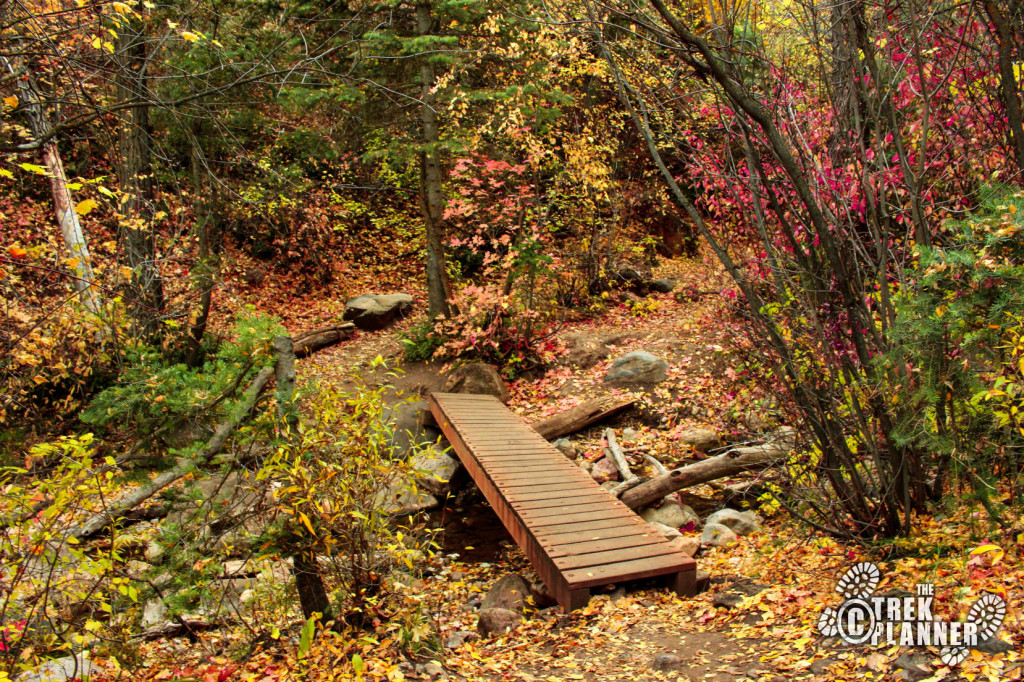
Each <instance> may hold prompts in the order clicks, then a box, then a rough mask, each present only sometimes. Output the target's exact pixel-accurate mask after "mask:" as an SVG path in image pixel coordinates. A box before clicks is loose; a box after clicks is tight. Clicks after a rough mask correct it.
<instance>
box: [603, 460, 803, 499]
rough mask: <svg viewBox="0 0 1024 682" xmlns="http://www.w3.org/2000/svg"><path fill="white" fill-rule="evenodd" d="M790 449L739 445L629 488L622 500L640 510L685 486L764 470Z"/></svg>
mask: <svg viewBox="0 0 1024 682" xmlns="http://www.w3.org/2000/svg"><path fill="white" fill-rule="evenodd" d="M789 451H790V448H789V447H788V446H785V445H782V444H769V445H760V446H756V447H751V448H737V449H735V450H730V451H729V452H726V453H725V454H722V455H718V456H717V457H710V458H708V459H705V460H702V461H700V462H697V463H696V464H690V465H688V466H684V467H680V468H679V469H673V470H672V471H670V472H668V473H667V474H665V475H664V476H658V477H657V478H652V479H651V480H649V481H647V482H645V483H641V484H640V485H638V486H636V487H635V488H632V489H631V490H627V491H626V492H625V493H623V494H622V497H620V498H619V499H620V500H622V503H623V504H625V505H626V506H627V507H629V508H630V509H638V508H640V507H643V506H645V505H648V504H651V503H652V502H656V501H658V500H660V499H661V498H663V497H665V496H666V495H668V494H670V493H674V492H676V491H677V490H682V489H683V488H689V487H691V486H695V485H698V484H700V483H707V482H708V481H714V480H715V479H719V478H724V477H726V476H735V475H736V474H739V473H742V472H744V471H751V470H754V469H762V468H764V467H766V466H768V465H770V464H773V463H774V462H777V461H781V460H784V459H785V458H786V457H788V456H789Z"/></svg>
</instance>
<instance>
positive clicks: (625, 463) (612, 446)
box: [604, 429, 640, 497]
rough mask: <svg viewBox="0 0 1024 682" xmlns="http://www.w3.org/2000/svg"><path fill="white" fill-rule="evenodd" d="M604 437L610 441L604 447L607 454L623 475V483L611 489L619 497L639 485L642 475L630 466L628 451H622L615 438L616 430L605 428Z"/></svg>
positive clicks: (606, 440)
mask: <svg viewBox="0 0 1024 682" xmlns="http://www.w3.org/2000/svg"><path fill="white" fill-rule="evenodd" d="M604 439H605V442H607V443H608V447H606V448H605V449H604V452H605V456H606V457H608V458H610V459H611V460H612V461H613V462H615V468H616V469H618V470H619V475H620V476H622V483H620V484H618V485H617V486H615V487H614V488H612V489H611V493H612V495H615V496H616V497H618V496H619V495H621V494H623V493H624V492H626V491H627V490H629V489H630V488H633V487H635V486H637V485H639V484H640V477H639V476H637V475H636V474H634V473H633V470H632V469H630V468H629V460H627V459H626V453H624V452H623V451H622V448H621V447H619V443H618V441H617V440H615V430H614V429H605V431H604Z"/></svg>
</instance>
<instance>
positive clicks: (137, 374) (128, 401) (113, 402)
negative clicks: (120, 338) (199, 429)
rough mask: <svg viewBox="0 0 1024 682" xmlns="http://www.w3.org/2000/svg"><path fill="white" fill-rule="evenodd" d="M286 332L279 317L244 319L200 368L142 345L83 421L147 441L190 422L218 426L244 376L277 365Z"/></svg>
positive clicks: (87, 409)
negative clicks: (278, 341) (276, 351)
mask: <svg viewBox="0 0 1024 682" xmlns="http://www.w3.org/2000/svg"><path fill="white" fill-rule="evenodd" d="M286 333H287V332H286V331H285V329H284V327H282V326H281V323H280V322H279V321H278V320H277V318H273V317H262V316H257V315H254V314H252V313H249V314H246V315H242V316H240V317H239V318H238V319H237V320H236V322H235V328H234V332H233V334H232V339H231V340H230V341H225V342H223V343H221V344H220V346H219V347H218V348H217V351H216V352H215V353H214V354H213V355H212V356H211V357H210V358H209V359H208V360H207V362H206V363H204V364H203V365H202V366H201V367H199V368H196V369H193V368H190V367H188V366H187V365H185V364H183V363H169V362H167V360H166V359H165V357H164V355H163V354H162V353H161V352H160V351H159V350H157V349H155V348H152V347H148V346H140V347H138V348H136V349H134V350H131V351H129V353H128V359H127V362H126V365H125V367H124V369H123V371H122V372H121V375H120V376H119V377H118V379H117V381H116V383H115V384H114V385H113V386H111V387H110V388H108V389H106V390H104V391H102V392H101V393H100V394H98V395H97V396H96V397H95V398H93V400H92V402H91V403H90V404H89V406H88V407H87V408H86V409H85V410H84V411H83V412H82V415H81V419H82V421H84V422H85V423H87V424H91V425H95V426H112V425H117V426H123V425H128V426H130V427H131V428H132V429H133V430H134V431H135V433H136V434H138V435H146V436H152V435H153V434H154V433H155V432H157V431H158V430H159V429H161V428H163V427H169V426H175V425H181V424H184V423H186V422H187V421H189V420H191V419H198V418H203V419H204V420H206V421H210V422H216V421H217V419H218V417H219V415H222V414H225V413H226V412H227V411H228V410H229V409H230V408H231V406H232V405H233V402H232V400H231V399H230V398H231V397H232V396H234V395H236V394H240V393H241V391H242V390H244V388H245V383H244V382H245V377H246V376H248V375H249V373H250V372H251V371H252V370H259V369H260V368H262V367H264V366H267V365H268V364H270V363H272V362H273V355H272V353H271V351H270V342H271V340H272V339H273V337H274V336H277V335H279V334H286Z"/></svg>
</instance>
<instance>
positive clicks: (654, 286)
mask: <svg viewBox="0 0 1024 682" xmlns="http://www.w3.org/2000/svg"><path fill="white" fill-rule="evenodd" d="M675 288H676V281H675V280H674V279H656V280H654V281H653V282H651V291H657V292H658V293H659V294H668V293H671V292H672V290H673V289H675Z"/></svg>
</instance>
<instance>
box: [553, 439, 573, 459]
mask: <svg viewBox="0 0 1024 682" xmlns="http://www.w3.org/2000/svg"><path fill="white" fill-rule="evenodd" d="M552 445H554V446H555V448H557V449H558V451H559V452H561V453H562V454H563V455H565V456H566V457H568V458H569V459H575V458H576V444H575V443H573V442H572V441H571V440H569V439H568V438H559V439H558V440H556V441H555V442H554V443H552Z"/></svg>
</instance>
